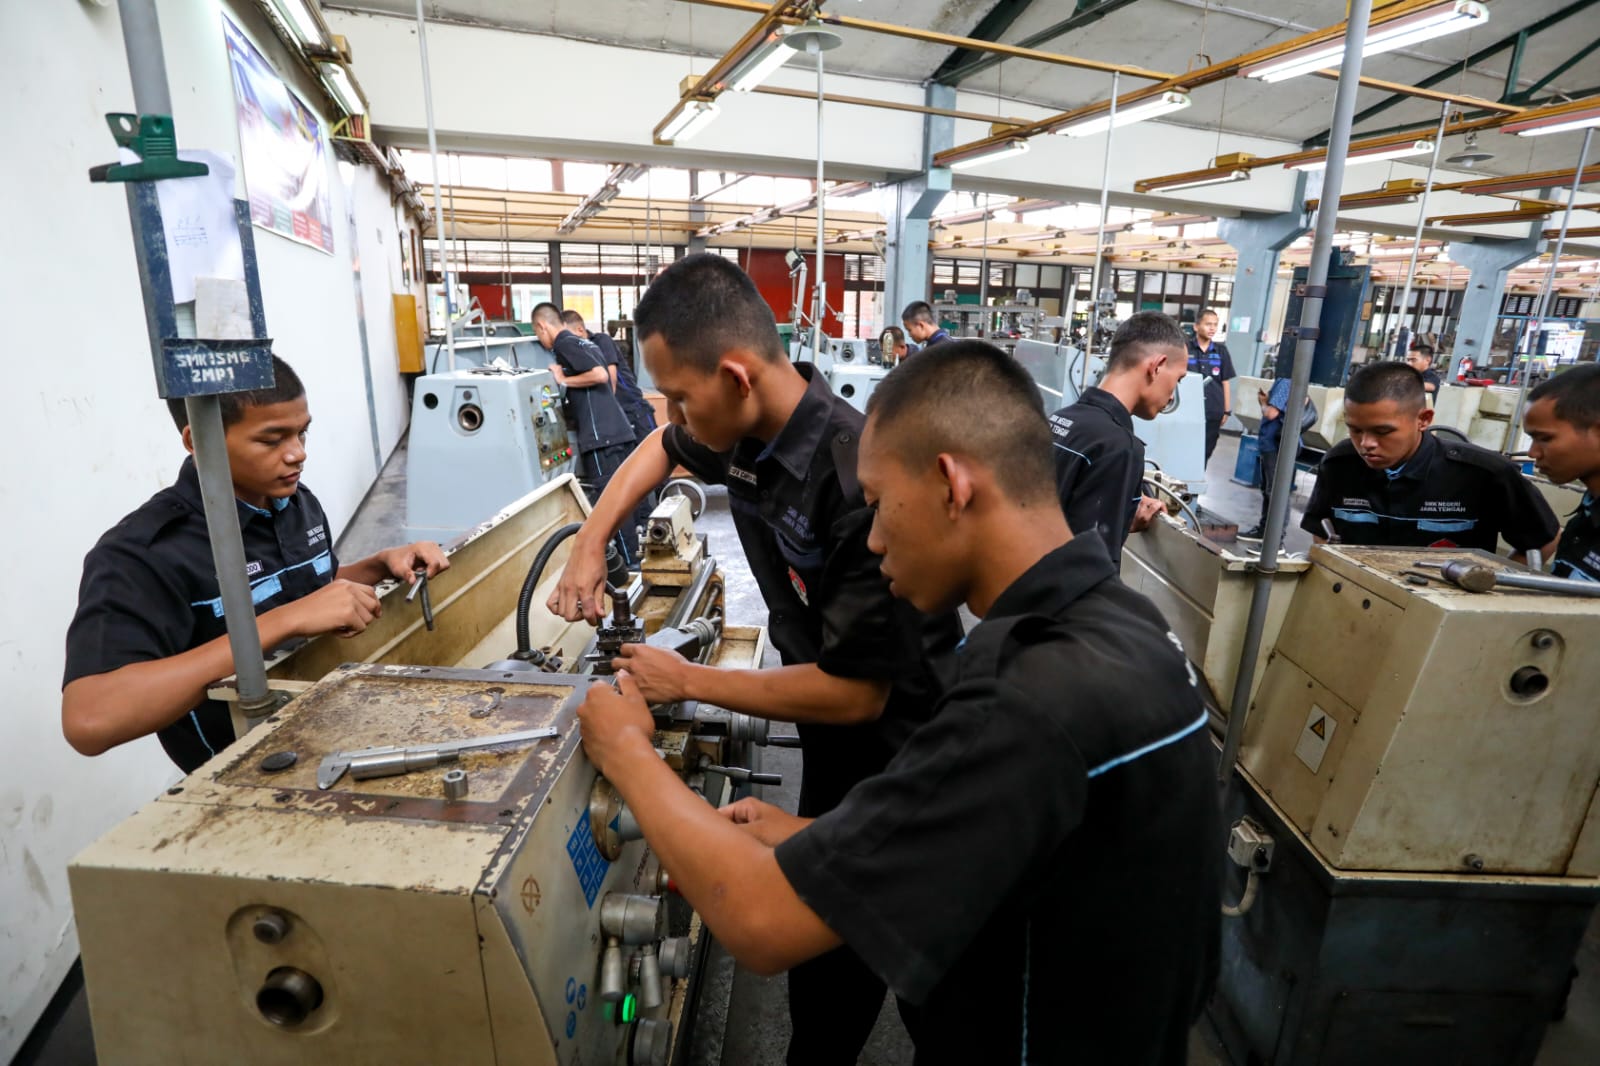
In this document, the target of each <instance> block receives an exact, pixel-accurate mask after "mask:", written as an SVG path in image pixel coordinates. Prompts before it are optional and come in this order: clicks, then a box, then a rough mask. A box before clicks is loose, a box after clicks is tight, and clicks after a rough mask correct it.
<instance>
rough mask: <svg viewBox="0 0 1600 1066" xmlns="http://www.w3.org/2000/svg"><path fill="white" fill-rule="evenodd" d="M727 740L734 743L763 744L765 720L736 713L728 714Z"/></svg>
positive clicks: (765, 727) (765, 734) (765, 739)
mask: <svg viewBox="0 0 1600 1066" xmlns="http://www.w3.org/2000/svg"><path fill="white" fill-rule="evenodd" d="M728 739H729V740H731V741H734V742H735V743H745V744H765V743H766V742H767V720H766V719H765V718H757V717H755V716H754V715H750V714H740V713H739V712H738V711H730V712H728Z"/></svg>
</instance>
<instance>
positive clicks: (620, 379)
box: [589, 333, 650, 412]
mask: <svg viewBox="0 0 1600 1066" xmlns="http://www.w3.org/2000/svg"><path fill="white" fill-rule="evenodd" d="M589 339H590V340H592V341H594V343H595V346H596V347H598V348H599V349H600V351H601V352H602V353H603V354H604V355H605V357H606V365H607V366H614V367H616V368H617V402H618V403H620V404H622V410H623V411H624V412H627V411H628V410H630V409H632V408H635V407H638V406H640V405H643V406H645V407H648V406H650V405H649V403H648V402H647V401H646V400H645V398H644V393H643V392H641V391H640V390H639V383H638V382H637V381H636V380H634V377H633V367H631V366H629V365H628V361H627V360H626V359H624V358H622V352H621V351H619V350H618V349H617V342H616V341H614V340H612V339H611V336H610V335H609V334H606V333H595V334H591V335H590V338H589Z"/></svg>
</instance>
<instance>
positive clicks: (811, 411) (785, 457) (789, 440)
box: [756, 363, 833, 481]
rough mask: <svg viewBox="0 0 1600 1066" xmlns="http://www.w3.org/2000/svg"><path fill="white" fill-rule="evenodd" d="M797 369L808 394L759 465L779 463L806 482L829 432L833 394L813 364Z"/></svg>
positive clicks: (766, 451) (773, 441)
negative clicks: (765, 460)
mask: <svg viewBox="0 0 1600 1066" xmlns="http://www.w3.org/2000/svg"><path fill="white" fill-rule="evenodd" d="M795 369H796V370H798V371H799V372H800V376H801V377H803V378H805V379H806V391H805V394H804V395H803V396H801V397H800V403H799V404H798V405H796V407H795V409H794V413H793V414H791V415H790V416H789V421H787V422H785V423H784V424H783V428H782V429H780V430H779V431H778V435H777V436H776V437H774V438H772V442H771V443H770V444H768V445H767V446H766V447H765V448H763V449H762V450H761V454H760V455H758V456H757V457H756V461H757V462H760V461H761V460H763V459H776V460H778V462H779V463H780V464H781V465H782V466H783V468H784V469H785V470H787V471H789V473H791V474H793V475H794V476H795V477H796V478H798V479H799V480H801V481H804V480H805V479H806V477H807V476H808V475H809V474H810V472H811V457H812V456H813V455H815V454H816V453H817V447H818V445H820V444H821V443H822V438H823V435H824V434H825V433H827V431H828V413H829V411H830V409H831V408H832V407H833V390H832V389H831V388H829V387H828V379H827V378H825V377H823V376H822V375H821V374H818V373H817V372H816V369H817V368H816V366H815V365H813V364H811V363H797V364H795Z"/></svg>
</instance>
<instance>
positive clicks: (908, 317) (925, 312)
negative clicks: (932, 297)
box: [900, 300, 950, 351]
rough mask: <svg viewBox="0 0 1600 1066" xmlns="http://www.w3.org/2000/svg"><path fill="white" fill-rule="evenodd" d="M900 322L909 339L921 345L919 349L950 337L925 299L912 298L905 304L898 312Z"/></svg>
mask: <svg viewBox="0 0 1600 1066" xmlns="http://www.w3.org/2000/svg"><path fill="white" fill-rule="evenodd" d="M900 322H901V323H902V324H903V325H904V326H905V327H906V333H907V334H908V335H909V336H910V337H911V339H912V340H914V341H916V342H917V343H918V344H920V345H922V349H921V350H924V351H925V350H927V349H929V348H932V347H933V346H934V345H935V344H940V343H943V342H944V341H947V340H949V339H950V332H949V331H948V330H946V329H945V328H944V327H942V326H940V325H939V319H938V317H937V316H935V315H934V313H933V306H932V305H931V304H929V303H928V301H926V300H913V301H911V302H910V303H908V304H906V309H905V310H904V311H901V312H900Z"/></svg>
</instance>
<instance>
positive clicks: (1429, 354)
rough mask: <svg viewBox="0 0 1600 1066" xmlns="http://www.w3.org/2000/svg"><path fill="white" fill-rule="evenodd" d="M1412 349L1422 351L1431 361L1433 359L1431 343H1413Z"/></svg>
mask: <svg viewBox="0 0 1600 1066" xmlns="http://www.w3.org/2000/svg"><path fill="white" fill-rule="evenodd" d="M1411 350H1412V351H1413V352H1421V353H1422V354H1423V355H1425V356H1427V357H1428V359H1429V360H1430V361H1431V360H1432V359H1433V345H1431V344H1413V345H1412V346H1411Z"/></svg>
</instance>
